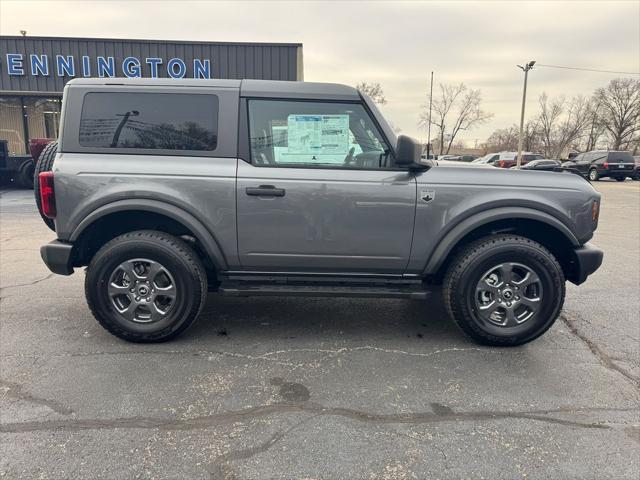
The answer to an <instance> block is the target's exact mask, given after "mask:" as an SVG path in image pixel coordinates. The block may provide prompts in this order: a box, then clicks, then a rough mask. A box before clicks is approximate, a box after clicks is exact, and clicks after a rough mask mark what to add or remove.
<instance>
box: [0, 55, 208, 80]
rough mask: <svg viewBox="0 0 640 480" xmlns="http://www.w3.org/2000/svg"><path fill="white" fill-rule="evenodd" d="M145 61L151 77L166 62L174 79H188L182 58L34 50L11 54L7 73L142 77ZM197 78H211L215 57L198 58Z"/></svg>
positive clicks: (195, 72) (166, 68) (22, 74)
mask: <svg viewBox="0 0 640 480" xmlns="http://www.w3.org/2000/svg"><path fill="white" fill-rule="evenodd" d="M143 64H144V65H145V66H147V68H148V70H149V73H150V75H149V76H150V77H151V78H158V77H159V76H160V75H159V71H160V66H161V65H166V67H165V69H164V71H165V72H166V74H167V76H168V77H170V78H184V77H185V75H186V73H187V63H186V62H185V61H184V60H183V59H181V58H177V57H176V58H171V59H169V60H167V61H165V59H163V58H158V57H146V58H142V59H141V58H137V57H132V56H130V57H126V58H125V59H124V60H122V62H116V60H115V58H114V57H103V56H97V57H95V58H91V57H89V56H88V55H82V56H81V57H80V58H77V57H74V56H73V55H55V57H52V56H50V55H45V54H37V53H32V54H29V55H28V56H26V55H23V54H22V53H7V54H6V61H5V62H4V65H3V70H5V73H6V74H7V75H18V76H24V75H32V76H35V77H38V76H43V77H48V76H49V75H55V76H58V77H65V76H67V77H101V78H102V77H128V78H140V77H142V67H143ZM192 67H193V69H192V70H191V72H192V74H193V78H211V60H210V59H208V58H205V59H202V58H194V59H193V64H192Z"/></svg>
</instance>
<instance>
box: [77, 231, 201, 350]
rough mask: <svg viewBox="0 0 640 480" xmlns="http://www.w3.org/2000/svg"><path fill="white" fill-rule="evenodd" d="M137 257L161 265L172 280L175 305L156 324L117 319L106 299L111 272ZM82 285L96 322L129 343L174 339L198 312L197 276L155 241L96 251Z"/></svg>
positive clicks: (178, 258) (185, 264) (123, 244)
mask: <svg viewBox="0 0 640 480" xmlns="http://www.w3.org/2000/svg"><path fill="white" fill-rule="evenodd" d="M137 258H144V259H148V260H153V261H156V262H158V263H160V264H161V265H162V266H163V267H164V268H166V269H167V270H168V271H169V273H170V274H171V276H172V277H173V279H174V281H175V285H176V299H175V304H174V306H173V307H172V309H171V311H170V312H169V313H168V314H167V316H166V318H163V319H162V320H159V321H157V322H151V323H136V322H132V321H128V320H126V319H124V318H122V317H120V315H119V314H118V312H117V311H116V310H115V307H114V306H113V305H112V303H111V300H110V298H109V296H108V292H107V287H108V282H109V279H110V277H111V275H112V273H113V272H114V270H115V269H116V268H117V267H118V266H119V265H120V264H121V263H123V262H125V261H127V260H132V259H137ZM85 282H86V292H87V300H88V302H89V303H90V304H91V306H92V310H93V311H94V313H95V315H96V316H97V317H98V320H99V321H100V322H101V323H103V324H104V326H105V327H107V329H108V330H110V331H112V332H114V333H116V334H117V335H119V336H121V337H127V339H128V340H138V341H145V340H155V339H162V337H168V336H173V335H174V334H176V333H177V332H180V331H181V330H182V329H184V328H186V327H187V326H188V325H189V324H190V319H193V317H195V315H197V313H198V311H199V309H200V302H199V299H200V298H201V296H202V292H201V288H202V286H201V284H200V281H199V279H198V277H197V275H196V274H194V273H193V272H192V271H191V269H190V266H189V264H188V263H187V262H185V261H184V259H183V258H181V257H180V256H178V255H176V254H175V252H173V251H171V250H170V249H168V248H165V247H163V246H161V245H159V244H157V243H155V242H149V241H145V240H128V241H124V242H122V243H119V244H116V245H113V246H111V247H110V248H109V249H108V250H106V251H105V252H98V254H97V255H96V256H95V257H94V259H93V260H92V262H91V264H90V265H89V268H88V270H87V276H86V279H85ZM185 323H187V325H185ZM129 337H130V338H129Z"/></svg>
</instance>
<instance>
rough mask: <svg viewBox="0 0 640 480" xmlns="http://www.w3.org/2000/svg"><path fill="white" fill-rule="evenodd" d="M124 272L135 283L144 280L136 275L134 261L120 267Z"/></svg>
mask: <svg viewBox="0 0 640 480" xmlns="http://www.w3.org/2000/svg"><path fill="white" fill-rule="evenodd" d="M118 268H120V269H122V270H123V271H124V273H126V274H127V276H128V277H129V280H130V281H132V282H135V281H136V280H137V279H140V278H143V277H141V276H140V275H138V274H137V273H136V269H135V265H134V262H133V260H129V261H126V262H124V263H122V264H120V266H119V267H118Z"/></svg>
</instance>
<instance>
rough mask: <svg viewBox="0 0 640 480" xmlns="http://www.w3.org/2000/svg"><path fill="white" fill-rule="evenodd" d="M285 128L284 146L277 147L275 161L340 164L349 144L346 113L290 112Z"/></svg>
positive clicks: (347, 116)
mask: <svg viewBox="0 0 640 480" xmlns="http://www.w3.org/2000/svg"><path fill="white" fill-rule="evenodd" d="M273 129H274V130H276V128H275V127H274V128H273ZM286 130H287V147H280V148H277V150H276V161H278V162H283V163H284V162H291V163H295V162H305V163H306V162H309V161H310V160H311V161H314V160H317V161H318V163H341V162H342V161H344V158H345V156H346V155H347V152H348V151H349V148H350V144H351V141H350V136H351V135H350V131H349V115H297V114H294V115H289V116H288V117H287V127H286ZM273 133H274V137H275V134H276V132H275V131H274V132H273Z"/></svg>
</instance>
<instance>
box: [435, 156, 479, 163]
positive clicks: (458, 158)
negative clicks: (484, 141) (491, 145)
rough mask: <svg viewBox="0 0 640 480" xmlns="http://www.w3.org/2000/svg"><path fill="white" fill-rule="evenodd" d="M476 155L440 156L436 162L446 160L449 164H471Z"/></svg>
mask: <svg viewBox="0 0 640 480" xmlns="http://www.w3.org/2000/svg"><path fill="white" fill-rule="evenodd" d="M476 158H478V157H477V156H476V155H440V156H439V157H438V160H448V161H450V162H473V161H474V160H475V159H476Z"/></svg>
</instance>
